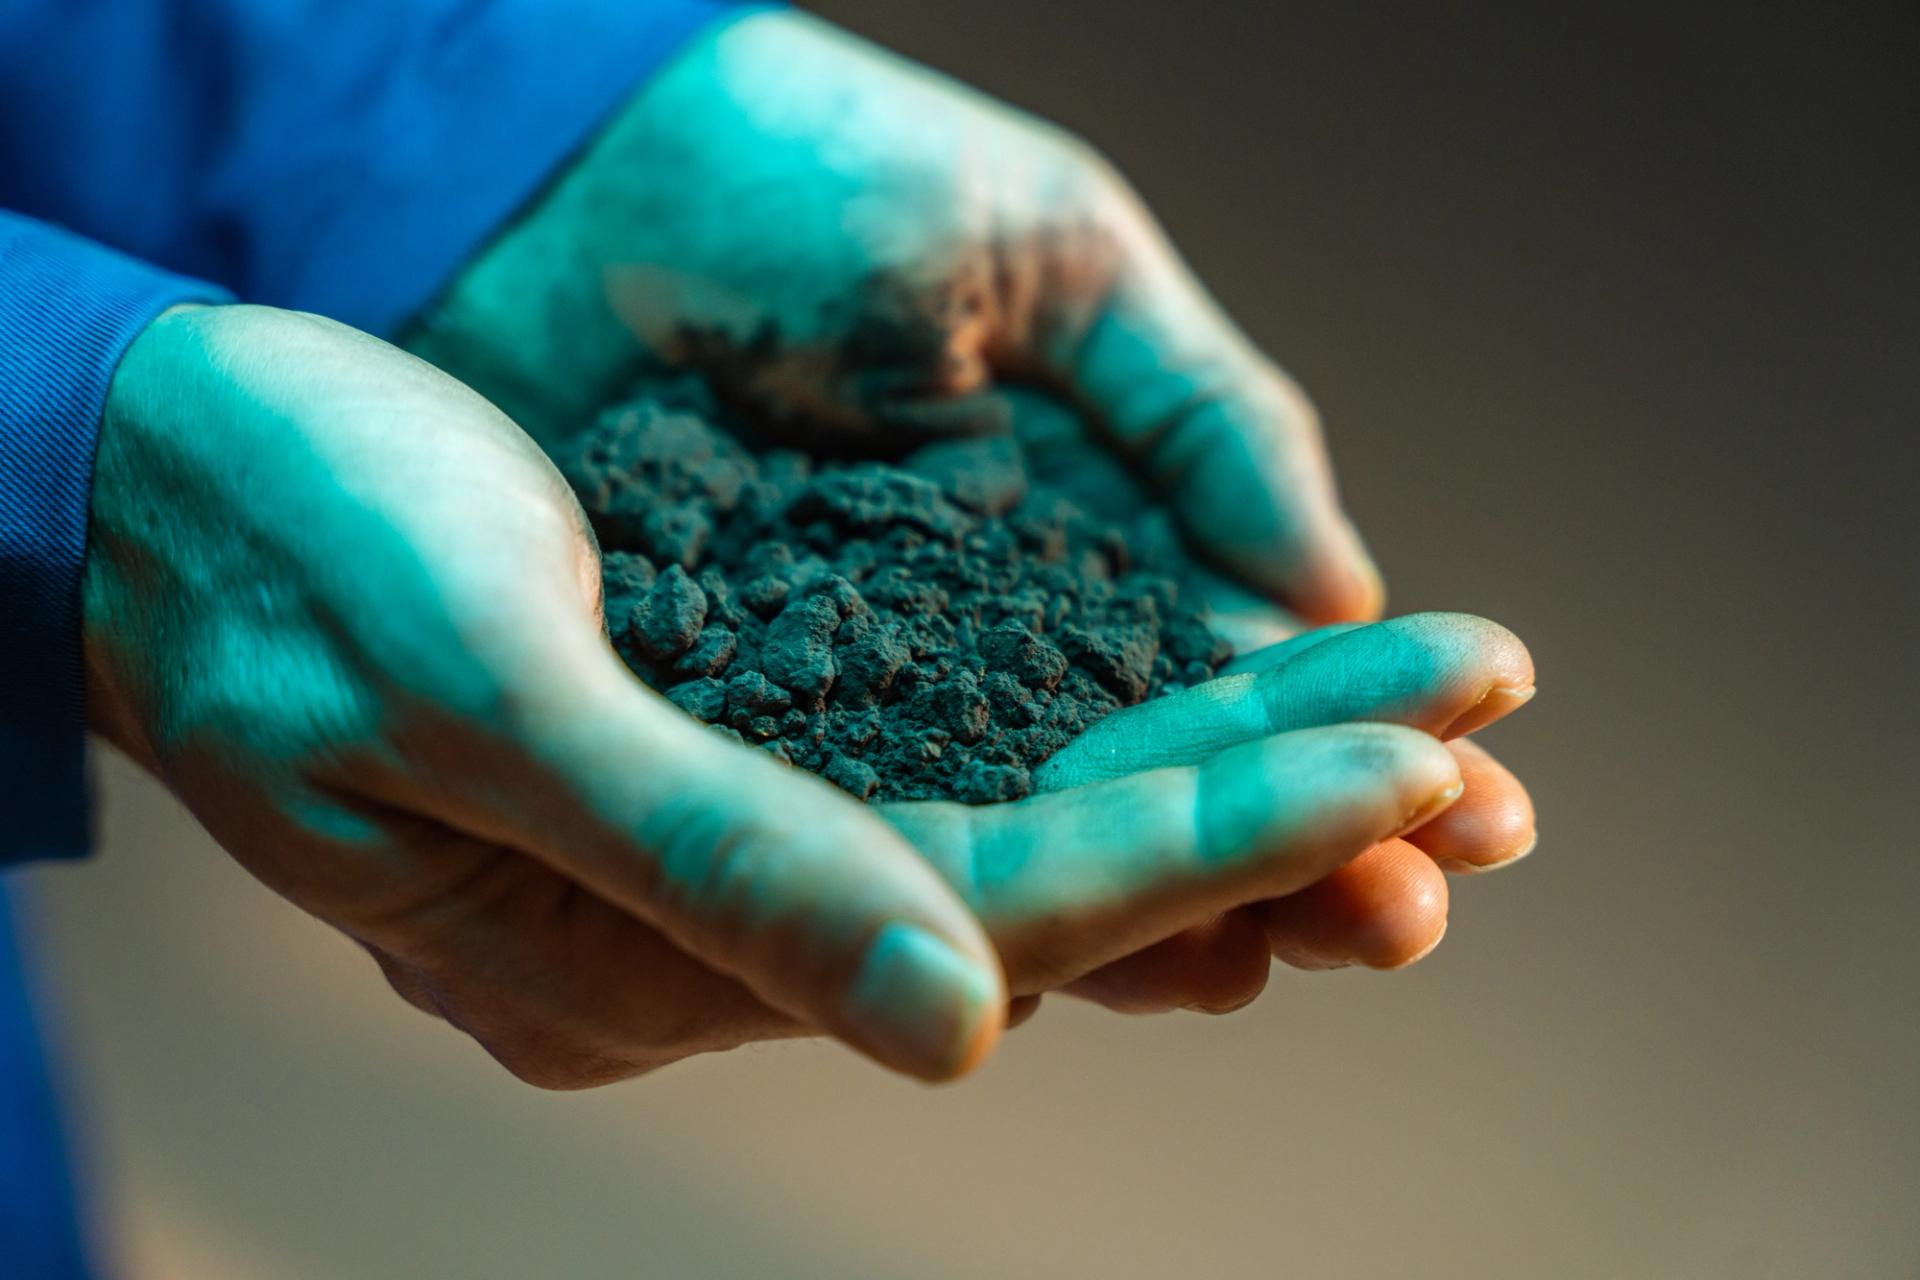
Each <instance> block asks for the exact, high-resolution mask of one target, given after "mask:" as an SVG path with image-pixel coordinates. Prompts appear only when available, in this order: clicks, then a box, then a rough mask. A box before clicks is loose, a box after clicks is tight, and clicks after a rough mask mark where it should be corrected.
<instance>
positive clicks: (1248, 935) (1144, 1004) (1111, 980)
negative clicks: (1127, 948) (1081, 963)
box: [1066, 908, 1273, 1013]
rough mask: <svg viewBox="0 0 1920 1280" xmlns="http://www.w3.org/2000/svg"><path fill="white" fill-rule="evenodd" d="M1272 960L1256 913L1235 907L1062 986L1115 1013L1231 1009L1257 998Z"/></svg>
mask: <svg viewBox="0 0 1920 1280" xmlns="http://www.w3.org/2000/svg"><path fill="white" fill-rule="evenodd" d="M1272 963H1273V959H1272V955H1271V954H1270V952H1269V944H1268V941H1267V934H1266V930H1265V929H1264V928H1263V927H1262V924H1261V921H1260V918H1259V916H1258V915H1256V914H1255V913H1253V912H1251V911H1248V910H1247V909H1245V908H1236V909H1234V910H1232V911H1229V912H1227V913H1225V914H1224V915H1219V916H1215V917H1214V918H1213V919H1211V920H1208V921H1205V922H1203V923H1201V924H1197V925H1194V926H1193V927H1192V928H1190V929H1183V930H1182V931H1180V932H1179V933H1176V934H1175V935H1173V936H1172V937H1171V938H1167V939H1165V940H1164V941H1161V942H1156V943H1154V944H1153V945H1152V946H1150V947H1147V948H1146V949H1145V950H1142V951H1136V952H1134V953H1133V954H1132V955H1130V956H1123V957H1121V958H1120V959H1118V960H1115V961H1114V962H1113V963H1112V964H1108V965H1102V966H1101V967H1100V968H1098V969H1095V970H1094V971H1093V972H1092V973H1090V974H1088V975H1087V976H1086V977H1084V978H1081V979H1080V980H1079V981H1077V982H1074V983H1072V984H1071V985H1069V986H1068V987H1067V988H1066V990H1067V992H1068V994H1070V995H1075V996H1079V997H1081V998H1082V999H1086V1000H1091V1001H1093V1002H1094V1003H1095V1004H1099V1005H1104V1006H1105V1007H1107V1008H1109V1009H1111V1010H1113V1011H1114V1012H1115V1013H1165V1012H1167V1011H1169V1010H1173V1009H1192V1010H1195V1011H1197V1012H1200V1013H1231V1012H1233V1011H1234V1010H1235V1009H1241V1008H1245V1007H1246V1006H1247V1005H1249V1004H1252V1003H1253V1002H1254V1001H1255V1000H1256V999H1258V998H1259V996H1260V993H1261V992H1262V991H1264V990H1265V989H1266V986H1267V974H1268V973H1269V972H1270V970H1271V966H1272Z"/></svg>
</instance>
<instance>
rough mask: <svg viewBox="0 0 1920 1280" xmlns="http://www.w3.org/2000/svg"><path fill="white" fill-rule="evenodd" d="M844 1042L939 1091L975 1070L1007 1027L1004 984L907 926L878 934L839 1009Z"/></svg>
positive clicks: (993, 969) (944, 943)
mask: <svg viewBox="0 0 1920 1280" xmlns="http://www.w3.org/2000/svg"><path fill="white" fill-rule="evenodd" d="M841 1014H842V1019H843V1022H844V1028H845V1035H846V1038H847V1039H848V1040H849V1041H850V1042H851V1043H852V1044H854V1045H855V1046H856V1047H858V1048H859V1049H861V1050H862V1051H863V1052H865V1053H867V1054H868V1055H869V1056H871V1057H873V1058H875V1059H876V1060H878V1061H879V1062H881V1063H882V1064H884V1065H886V1066H889V1067H892V1068H894V1069H895V1070H897V1071H900V1072H903V1073H905V1074H907V1075H910V1076H913V1077H915V1078H916V1079H919V1080H923V1081H926V1082H927V1083H929V1084H940V1083H944V1082H946V1081H949V1080H957V1079H959V1078H960V1077H962V1076H964V1075H966V1074H968V1073H969V1072H971V1071H973V1070H974V1069H975V1068H977V1067H978V1066H979V1065H980V1064H981V1063H982V1062H984V1061H985V1060H986V1059H987V1057H988V1056H989V1055H990V1054H991V1053H992V1052H993V1048H994V1045H995V1044H997V1043H998V1042H999V1039H1000V1036H1001V1034H1002V1032H1003V1031H1004V1030H1005V1028H1006V1015H1007V991H1006V980H1005V978H1004V977H1003V976H1002V975H1001V973H1000V971H999V966H998V965H997V964H995V965H992V966H986V965H983V964H981V963H980V962H979V960H978V959H977V958H975V957H971V956H967V955H964V954H963V953H962V951H961V950H960V949H959V948H958V947H956V946H955V945H954V944H953V943H952V942H951V941H949V940H947V939H945V938H941V937H937V936H935V935H934V934H933V933H932V932H930V931H929V930H928V929H926V928H924V927H922V926H921V925H918V924H913V923H909V922H907V921H901V920H897V921H893V922H891V923H889V924H887V925H885V926H884V927H882V928H881V930H880V931H879V933H878V934H876V935H875V937H874V939H873V942H872V943H871V944H870V945H869V946H868V948H867V952H866V955H865V957H864V959H863V960H862V962H861V966H860V971H859V973H858V974H857V975H856V976H855V978H854V980H853V984H852V986H851V988H850V989H849V991H848V994H847V998H846V1001H845V1003H844V1005H843V1006H842V1009H841Z"/></svg>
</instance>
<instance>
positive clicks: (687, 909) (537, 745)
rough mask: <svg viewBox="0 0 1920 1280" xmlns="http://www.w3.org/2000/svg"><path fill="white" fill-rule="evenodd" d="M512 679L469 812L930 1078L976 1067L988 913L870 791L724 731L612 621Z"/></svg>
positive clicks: (997, 1007)
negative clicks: (637, 668) (870, 802)
mask: <svg viewBox="0 0 1920 1280" xmlns="http://www.w3.org/2000/svg"><path fill="white" fill-rule="evenodd" d="M554 656H555V657H556V659H564V660H560V661H556V663H555V664H554V665H553V666H552V667H551V668H550V677H549V679H548V682H547V683H546V684H545V685H542V686H540V687H538V688H532V689H521V690H518V691H516V695H515V699H514V706H513V710H512V716H511V728H510V737H511V743H510V744H509V748H510V749H509V750H508V751H507V752H506V754H505V755H504V756H503V757H502V758H501V759H500V760H498V761H496V762H495V763H494V766H493V768H494V773H493V776H488V775H487V774H486V773H484V772H480V771H478V770H476V769H475V768H473V767H469V769H468V770H467V772H466V774H465V776H464V782H465V787H464V796H463V801H462V803H461V804H459V805H457V806H456V809H457V813H456V814H455V816H454V818H453V819H452V820H453V821H454V823H455V825H461V826H463V827H464V829H466V830H469V831H471V832H473V833H474V834H476V835H479V836H482V837H484V838H487V839H491V840H494V841H497V842H499V843H502V844H505V845H508V846H510V847H513V848H516V849H522V850H525V851H526V852H528V853H530V854H532V855H534V856H536V857H538V858H539V859H540V860H542V861H543V862H545V863H546V864H547V865H548V866H551V867H552V868H554V869H555V870H557V871H559V872H561V873H562V874H564V875H565V876H566V877H568V878H569V879H571V880H573V881H575V882H577V883H579V884H580V885H583V886H585V887H586V888H588V889H591V890H592V891H593V892H594V893H595V894H597V895H598V896H599V897H601V898H603V899H605V900H606V901H607V902H610V903H613V904H616V905H617V906H619V907H621V908H623V909H624V910H626V911H628V912H630V913H632V914H633V915H635V916H637V917H639V918H640V919H641V920H644V921H646V922H647V923H649V924H651V925H653V926H654V927H655V928H656V929H658V930H659V931H660V932H661V933H662V934H664V935H665V936H666V937H667V938H668V939H669V940H671V942H672V943H673V944H674V945H676V946H678V947H679V948H681V949H682V950H684V951H686V952H688V953H689V954H691V955H693V956H694V957H696V958H697V959H699V960H701V961H703V962H705V963H707V964H709V965H711V966H712V967H714V968H716V969H718V970H719V971H721V972H722V973H725V974H728V975H730V976H732V977H734V978H737V979H738V980H739V981H741V982H742V983H743V984H745V985H746V986H747V987H748V988H749V989H751V990H752V991H753V992H754V993H755V994H756V995H757V996H759V997H760V998H761V999H762V1000H764V1001H766V1002H767V1003H768V1004H769V1005H771V1006H773V1007H774V1008H775V1009H778V1010H780V1011H781V1012H782V1013H785V1014H787V1015H789V1016H790V1017H793V1018H795V1019H797V1020H799V1021H801V1022H805V1023H808V1024H810V1025H813V1026H815V1027H818V1028H820V1029H821V1030H823V1031H826V1032H828V1033H829V1034H832V1035H835V1036H838V1037H839V1038H841V1039H843V1040H845V1041H846V1042H847V1043H849V1044H851V1045H853V1046H854V1047H856V1048H858V1049H860V1050H861V1051H862V1052H865V1053H867V1054H868V1055H870V1056H872V1057H873V1058H875V1059H876V1060H878V1061H880V1062H883V1063H885V1064H886V1065H888V1066H891V1067H894V1068H896V1069H898V1070H901V1071H904V1072H907V1073H909V1074H912V1075H915V1076H919V1077H921V1078H923V1079H929V1080H939V1079H947V1078H951V1077H954V1076H957V1075H960V1074H963V1073H964V1072H965V1071H967V1070H969V1069H970V1068H971V1067H972V1066H973V1065H974V1064H976V1063H977V1062H979V1061H980V1060H981V1059H982V1058H983V1057H984V1056H985V1055H986V1053H988V1052H989V1051H990V1049H991V1047H992V1045H993V1044H994V1042H995V1041H996V1039H997V1038H998V1036H999V1033H1000V1030H1001V1023H1002V1018H1003V1016H1004V1011H1005V1007H1006V994H1005V990H1004V983H1003V979H1002V977H1001V974H1000V970H999V964H998V960H997V957H996V955H995V953H994V950H993V947H992V944H991V943H990V942H989V941H988V939H987V937H986V934H985V933H984V932H983V931H982V929H981V927H980V925H979V922H978V921H976V920H975V919H974V918H973V916H972V915H971V914H970V913H969V912H968V910H967V909H966V907H965V906H964V905H963V904H962V902H961V901H960V899H959V897H958V896H957V895H956V894H955V893H954V891H953V890H952V889H951V888H950V887H949V886H948V885H947V884H945V883H944V882H943V881H942V880H941V879H940V877H939V875H938V874H937V873H936V872H935V871H934V870H933V868H931V867H930V866H928V865H927V863H926V862H925V860H924V859H922V858H921V857H919V856H918V854H917V853H916V852H915V851H914V849H913V848H912V847H911V846H910V845H908V844H907V843H906V842H905V841H904V840H902V839H901V838H900V836H899V834H898V833H897V832H895V831H893V830H892V829H891V828H889V827H888V826H887V825H886V824H885V823H884V822H882V821H880V819H879V818H878V817H877V816H876V815H875V814H874V813H873V811H872V810H870V809H869V808H867V807H866V806H864V805H861V804H858V803H857V802H855V801H853V800H851V799H849V798H848V797H846V796H845V795H844V794H843V793H841V792H838V791H836V790H835V789H834V788H832V787H831V786H829V785H828V784H826V783H824V782H822V781H820V780H819V779H817V778H815V777H813V776H811V775H808V774H803V773H800V772H798V771H796V770H792V769H789V768H786V767H783V766H782V765H780V764H777V763H776V762H774V761H773V760H772V759H771V758H770V757H768V756H766V755H764V754H763V753H758V752H753V751H751V750H748V749H746V748H743V747H740V746H739V745H737V744H731V743H728V742H726V741H725V740H724V739H722V738H721V737H719V736H718V735H716V734H714V733H712V732H710V731H708V730H706V729H704V728H702V727H700V726H698V725H696V724H695V723H694V722H693V721H691V720H689V719H687V718H686V717H685V716H683V715H681V714H680V713H679V712H678V711H677V710H675V709H674V708H673V707H672V706H671V705H670V704H668V703H667V702H666V701H665V700H664V699H661V698H660V697H659V696H658V695H656V694H654V693H652V692H651V691H649V690H646V689H644V688H643V687H641V686H640V685H639V684H638V683H637V682H636V681H634V680H633V679H632V677H631V676H630V675H628V674H627V673H626V671H625V670H624V668H621V667H620V666H619V664H618V660H617V659H616V658H615V657H614V655H613V654H612V652H611V650H609V649H607V648H606V647H605V645H604V642H602V641H600V640H599V639H598V637H595V638H594V641H593V645H592V646H591V647H590V648H586V651H584V652H583V651H579V650H576V651H575V652H571V653H561V652H558V651H556V653H555V655H554Z"/></svg>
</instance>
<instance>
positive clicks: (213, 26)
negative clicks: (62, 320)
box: [0, 0, 736, 335]
mask: <svg viewBox="0 0 1920 1280" xmlns="http://www.w3.org/2000/svg"><path fill="white" fill-rule="evenodd" d="M735 9H736V6H733V5H729V4H723V3H717V2H716V0H493V2H491V3H489V2H486V0H380V2H379V3H374V4H337V3H327V2H326V0H0V208H6V209H13V210H15V211H16V212H19V213H26V214H31V215H33V216H35V217H38V218H43V219H46V220H48V221H51V222H58V223H61V224H63V225H65V226H67V227H70V228H72V229H74V230H76V231H79V232H80V233H82V234H83V235H86V236H89V237H91V238H93V239H95V240H99V241H101V242H103V243H106V244H110V245H113V246H115V247H116V248H119V249H123V250H125V251H126V252H128V253H131V254H134V255H136V256H138V257H141V258H144V259H146V260H147V261H149V262H153V263H157V264H159V265H161V266H163V267H167V268H169V269H171V270H174V271H179V272H183V273H185V274H187V275H191V276H197V277H199V278H201V279H206V280H213V281H217V282H218V283H220V284H223V285H225V286H227V287H228V288H231V289H232V290H234V291H235V292H236V293H238V294H239V295H240V296H242V297H243V298H245V299H246V300H248V301H250V302H264V303H269V304H271V305H273V306H279V307H297V308H299V309H301V310H305V311H317V312H320V313H321V314H323V315H329V316H332V317H333V318H334V319H336V320H341V321H345V322H346V323H348V324H351V325H354V326H356V327H358V328H361V329H366V330H368V331H369V332H372V333H378V334H383V335H384V334H389V333H392V332H393V331H394V330H395V329H396V328H397V327H398V326H399V325H400V324H401V323H402V322H403V321H404V320H405V319H406V318H407V316H408V314H409V313H410V312H412V311H414V310H415V309H417V308H418V307H419V306H420V305H421V304H422V303H423V302H425V301H426V300H427V299H428V298H429V297H431V296H432V294H433V293H434V291H435V290H437V289H439V288H440V287H441V286H442V285H443V284H444V283H445V282H446V281H447V279H448V278H449V277H450V276H451V275H452V273H453V272H454V270H455V269H456V268H458V267H459V265H460V264H461V263H462V262H464V261H465V260H466V259H467V258H468V257H470V256H471V255H472V254H473V252H474V251H475V249H476V248H477V247H478V246H479V245H480V244H481V243H482V242H483V241H484V240H485V239H486V238H487V237H488V236H489V235H490V234H492V233H493V232H494V231H496V230H497V229H498V228H499V227H500V226H501V224H502V223H503V222H504V221H506V220H507V219H508V218H509V217H510V216H511V215H512V214H513V213H514V212H515V211H516V210H517V209H518V208H520V207H521V206H522V205H523V204H524V203H525V202H526V201H527V200H528V198H529V197H530V196H531V195H533V194H534V193H535V192H536V191H537V189H538V188H539V186H540V184H541V183H542V182H543V181H545V180H546V179H547V177H548V176H549V175H551V174H552V173H553V172H554V170H555V168H556V167H557V166H558V164H559V162H560V161H561V160H562V159H564V158H565V157H566V155H567V154H568V153H569V152H571V151H572V150H573V149H574V148H576V147H577V146H578V145H579V144H580V143H581V142H582V141H584V140H585V138H586V137H587V136H588V134H589V133H590V132H591V131H592V129H593V128H594V126H595V125H596V124H598V123H599V122H600V121H601V120H602V119H603V118H604V117H606V116H607V115H608V114H610V113H611V112H612V110H613V109H614V108H615V107H616V106H617V105H618V104H619V102H620V101H621V100H622V99H623V98H624V97H625V96H626V95H627V94H628V93H629V92H630V91H631V90H632V89H633V87H634V86H635V85H637V84H638V83H640V82H641V81H642V80H643V79H644V78H645V77H646V76H647V75H648V74H649V73H651V72H652V71H653V70H654V69H655V68H657V67H658V66H659V64H660V63H661V62H662V61H664V60H665V58H666V57H667V56H668V55H669V54H671V53H672V52H673V51H674V50H676V49H677V48H678V47H679V46H680V45H681V44H682V43H683V42H684V41H685V40H686V39H687V38H688V36H689V35H691V34H692V33H693V32H694V31H695V30H696V29H697V28H699V27H700V26H702V25H704V24H706V23H710V22H712V21H713V20H715V19H716V18H718V17H719V16H721V15H723V14H726V13H728V12H732V11H734V10H735Z"/></svg>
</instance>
